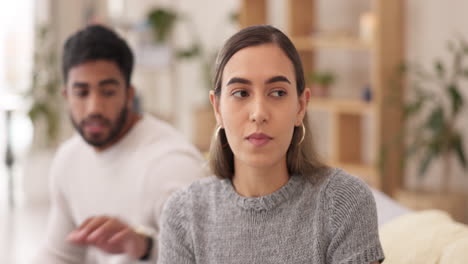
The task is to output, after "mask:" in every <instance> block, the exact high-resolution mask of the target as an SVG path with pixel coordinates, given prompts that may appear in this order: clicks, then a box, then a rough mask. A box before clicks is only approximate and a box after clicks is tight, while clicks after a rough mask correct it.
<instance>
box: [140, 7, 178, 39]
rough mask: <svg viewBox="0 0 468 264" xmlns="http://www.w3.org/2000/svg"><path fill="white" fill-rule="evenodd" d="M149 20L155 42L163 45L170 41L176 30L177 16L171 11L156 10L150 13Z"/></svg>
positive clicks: (164, 9)
mask: <svg viewBox="0 0 468 264" xmlns="http://www.w3.org/2000/svg"><path fill="white" fill-rule="evenodd" d="M147 19H148V23H149V25H150V26H151V29H152V32H153V38H154V41H156V42H157V43H163V42H166V41H167V40H168V38H169V36H170V34H171V32H172V29H173V28H174V24H175V22H176V19H177V15H176V13H175V12H173V11H172V10H170V9H166V8H154V9H152V10H151V11H150V12H149V13H148V16H147Z"/></svg>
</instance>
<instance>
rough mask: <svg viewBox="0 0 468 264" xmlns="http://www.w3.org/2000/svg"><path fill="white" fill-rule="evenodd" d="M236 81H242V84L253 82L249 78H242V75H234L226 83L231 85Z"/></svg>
mask: <svg viewBox="0 0 468 264" xmlns="http://www.w3.org/2000/svg"><path fill="white" fill-rule="evenodd" d="M234 83H240V84H252V82H251V81H249V80H247V79H244V78H240V77H233V78H231V79H230V80H229V82H228V83H227V84H226V85H231V84H234Z"/></svg>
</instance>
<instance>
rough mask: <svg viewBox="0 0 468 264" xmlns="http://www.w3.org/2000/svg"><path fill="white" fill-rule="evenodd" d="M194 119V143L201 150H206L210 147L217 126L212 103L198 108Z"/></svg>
mask: <svg viewBox="0 0 468 264" xmlns="http://www.w3.org/2000/svg"><path fill="white" fill-rule="evenodd" d="M193 120H194V125H193V128H194V129H193V131H194V133H193V143H194V144H195V146H196V147H197V148H198V149H199V150H200V151H202V152H206V151H208V150H209V149H210V143H211V137H212V135H213V133H214V130H215V126H216V119H215V117H214V113H213V108H212V107H211V105H207V106H203V107H200V108H198V109H196V110H195V112H194V118H193Z"/></svg>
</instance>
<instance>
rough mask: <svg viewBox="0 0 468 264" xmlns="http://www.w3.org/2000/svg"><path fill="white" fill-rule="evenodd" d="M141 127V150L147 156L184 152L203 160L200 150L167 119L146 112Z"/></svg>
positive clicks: (151, 157) (150, 157)
mask: <svg viewBox="0 0 468 264" xmlns="http://www.w3.org/2000/svg"><path fill="white" fill-rule="evenodd" d="M140 122H142V123H141V126H140V127H139V129H140V130H141V131H142V133H143V134H144V136H143V137H142V138H141V142H140V144H139V148H138V149H139V151H140V152H141V153H143V154H144V155H145V156H146V157H147V158H149V159H154V158H160V157H161V156H166V157H167V156H170V155H179V154H184V155H188V156H192V157H194V158H196V159H198V160H201V154H200V152H199V151H198V150H197V149H196V148H195V146H193V144H191V143H190V142H189V141H188V139H187V138H186V137H185V136H184V135H183V134H182V133H180V132H179V131H177V130H176V129H175V128H174V127H172V126H171V125H170V124H168V123H167V122H165V121H162V120H159V119H157V118H155V117H153V116H151V115H150V114H145V115H144V117H143V119H142V120H141V121H140Z"/></svg>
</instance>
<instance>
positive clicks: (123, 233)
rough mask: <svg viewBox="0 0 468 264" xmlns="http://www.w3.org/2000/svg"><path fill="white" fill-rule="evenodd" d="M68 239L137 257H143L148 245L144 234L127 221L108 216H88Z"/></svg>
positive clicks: (76, 242)
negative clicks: (135, 229) (136, 230)
mask: <svg viewBox="0 0 468 264" xmlns="http://www.w3.org/2000/svg"><path fill="white" fill-rule="evenodd" d="M67 240H68V241H70V242H72V243H75V244H80V245H91V246H95V247H97V248H99V249H101V250H104V251H105V252H107V253H113V254H122V253H123V254H127V255H129V256H131V257H133V258H135V259H139V258H140V257H142V256H143V255H144V254H145V252H146V250H147V247H148V245H147V239H146V238H145V237H144V236H143V235H141V234H138V233H136V232H135V231H134V230H133V229H132V228H131V227H130V226H128V225H127V224H126V223H124V222H122V221H120V220H118V219H116V218H112V217H107V216H95V217H91V218H88V219H87V220H86V221H84V223H83V224H81V226H80V227H78V228H77V229H75V230H73V231H72V232H71V233H70V234H69V235H68V237H67Z"/></svg>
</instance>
